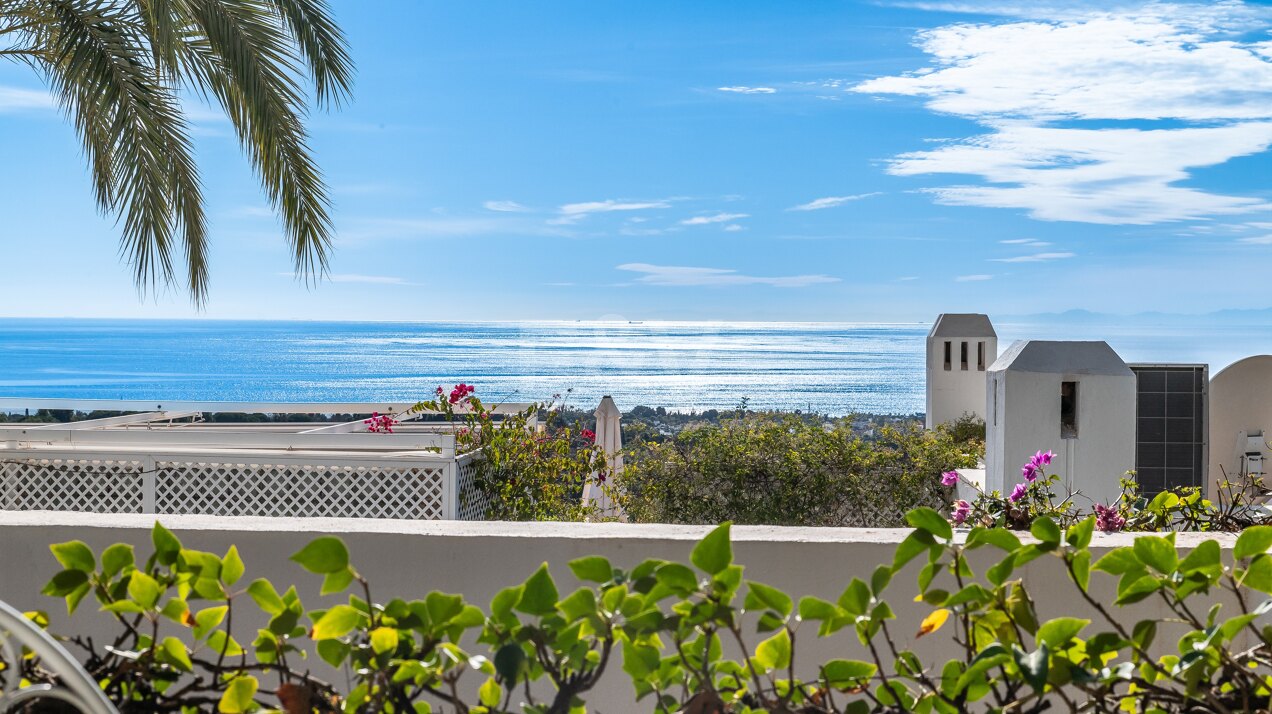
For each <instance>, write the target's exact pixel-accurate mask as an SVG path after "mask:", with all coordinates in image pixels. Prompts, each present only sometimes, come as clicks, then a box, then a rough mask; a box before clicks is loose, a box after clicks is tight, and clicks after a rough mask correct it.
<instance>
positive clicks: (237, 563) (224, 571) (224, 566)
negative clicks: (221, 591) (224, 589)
mask: <svg viewBox="0 0 1272 714" xmlns="http://www.w3.org/2000/svg"><path fill="white" fill-rule="evenodd" d="M243 571H244V566H243V559H242V558H240V557H239V552H238V547H237V546H233V545H232V546H230V549H229V550H228V551H226V552H225V557H224V558H222V559H221V580H222V581H223V582H224V583H225V584H226V585H233V584H234V583H237V582H238V581H239V578H241V577H243Z"/></svg>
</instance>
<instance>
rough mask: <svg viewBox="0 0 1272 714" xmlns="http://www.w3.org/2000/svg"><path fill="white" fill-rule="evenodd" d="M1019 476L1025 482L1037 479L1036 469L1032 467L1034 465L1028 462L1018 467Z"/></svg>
mask: <svg viewBox="0 0 1272 714" xmlns="http://www.w3.org/2000/svg"><path fill="white" fill-rule="evenodd" d="M1020 475H1021V476H1023V477H1025V480H1026V481H1033V480H1034V479H1036V478H1038V467H1037V466H1034V463H1033V462H1032V461H1030V462H1029V463H1027V464H1025V465H1024V466H1021V467H1020Z"/></svg>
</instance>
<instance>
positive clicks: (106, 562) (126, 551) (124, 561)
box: [102, 543, 133, 578]
mask: <svg viewBox="0 0 1272 714" xmlns="http://www.w3.org/2000/svg"><path fill="white" fill-rule="evenodd" d="M132 564H133V547H132V546H131V545H125V544H123V543H116V544H115V545H112V546H110V547H109V548H107V549H106V550H103V551H102V572H103V573H105V574H106V575H107V577H112V578H113V577H115V576H116V575H118V574H119V573H120V571H122V570H123V569H124V568H126V567H128V566H130V565H132Z"/></svg>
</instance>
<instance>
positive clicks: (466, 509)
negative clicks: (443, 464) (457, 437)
mask: <svg viewBox="0 0 1272 714" xmlns="http://www.w3.org/2000/svg"><path fill="white" fill-rule="evenodd" d="M480 458H481V456H480V455H479V454H466V455H464V456H461V457H460V458H459V459H458V460H457V461H456V462H455V473H456V475H455V493H456V494H457V497H458V499H459V500H458V503H457V504H456V508H455V520H459V521H483V520H485V519H486V507H487V506H488V505H489V499H488V498H487V497H486V495H485V494H484V493H482V491H481V489H479V488H477V482H476V477H477V460H478V459H480Z"/></svg>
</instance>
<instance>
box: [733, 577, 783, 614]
mask: <svg viewBox="0 0 1272 714" xmlns="http://www.w3.org/2000/svg"><path fill="white" fill-rule="evenodd" d="M746 586H747V596H746V604H745V605H744V607H745V608H746V609H748V610H757V609H759V608H761V607H764V608H768V609H770V610H775V611H777V613H778V614H780V615H781V616H782V617H787V616H789V615H790V614H791V610H792V609H793V608H794V603H793V602H792V601H791V596H790V595H787V594H786V593H784V592H782V591H781V590H778V589H777V588H775V587H772V586H770V585H765V584H764V583H755V582H750V581H747V584H746Z"/></svg>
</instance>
